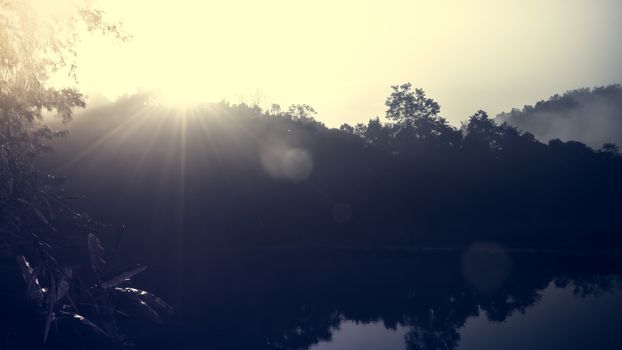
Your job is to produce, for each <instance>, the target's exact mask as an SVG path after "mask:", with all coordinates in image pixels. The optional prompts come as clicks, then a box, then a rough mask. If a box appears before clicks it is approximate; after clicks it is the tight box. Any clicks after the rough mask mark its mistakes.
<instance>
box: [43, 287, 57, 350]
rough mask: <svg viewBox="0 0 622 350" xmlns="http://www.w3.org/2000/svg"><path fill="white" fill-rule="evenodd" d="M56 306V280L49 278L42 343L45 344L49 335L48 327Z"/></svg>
mask: <svg viewBox="0 0 622 350" xmlns="http://www.w3.org/2000/svg"><path fill="white" fill-rule="evenodd" d="M55 306H56V280H55V278H54V276H50V292H49V293H48V314H47V317H46V318H45V331H44V333H43V343H44V344H45V343H46V342H47V339H48V335H49V333H50V327H51V326H52V322H53V321H54V319H55V317H54V308H55Z"/></svg>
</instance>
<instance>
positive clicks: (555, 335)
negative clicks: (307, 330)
mask: <svg viewBox="0 0 622 350" xmlns="http://www.w3.org/2000/svg"><path fill="white" fill-rule="evenodd" d="M541 295H542V300H541V301H540V302H538V303H537V305H533V307H531V308H530V309H529V310H528V311H526V312H524V313H516V314H514V315H512V316H510V317H509V318H508V319H507V320H505V321H504V322H493V321H490V320H488V319H487V318H486V316H485V315H480V316H474V317H472V318H469V319H468V320H467V321H466V323H465V325H464V327H462V328H460V329H459V330H458V333H459V335H460V340H459V343H458V344H457V346H456V347H455V349H464V350H467V349H478V350H485V349H491V350H492V349H508V350H512V349H517V350H518V349H612V350H613V349H620V346H621V345H622V343H621V342H622V335H621V334H620V328H619V327H620V325H622V293H621V292H620V291H619V290H616V291H611V292H609V293H606V294H604V295H600V296H592V297H585V298H583V297H579V296H577V295H576V294H574V293H573V291H572V288H557V287H555V286H554V285H553V284H551V285H549V286H548V287H547V289H545V290H544V291H543V292H542V293H541ZM409 331H410V327H404V326H398V327H397V328H393V329H387V328H386V327H385V326H384V324H383V323H382V322H371V323H359V322H355V321H350V320H344V321H342V323H341V324H340V325H339V327H336V328H335V329H333V331H332V332H333V335H332V338H331V340H329V341H323V342H321V343H319V344H316V345H314V346H311V348H310V349H313V350H350V349H351V350H354V349H363V350H365V349H369V350H372V349H384V350H404V349H412V348H413V347H412V346H411V347H409V344H408V343H407V339H408V334H409Z"/></svg>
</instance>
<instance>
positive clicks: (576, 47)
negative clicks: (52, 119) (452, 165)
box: [78, 0, 622, 126]
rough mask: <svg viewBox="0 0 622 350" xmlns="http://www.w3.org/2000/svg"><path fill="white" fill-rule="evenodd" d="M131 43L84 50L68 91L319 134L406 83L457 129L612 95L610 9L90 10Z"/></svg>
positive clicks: (207, 5)
mask: <svg viewBox="0 0 622 350" xmlns="http://www.w3.org/2000/svg"><path fill="white" fill-rule="evenodd" d="M100 3H101V4H100V6H101V7H102V8H103V9H104V10H105V11H106V12H107V13H108V14H109V15H110V16H111V17H112V18H113V19H119V20H122V21H123V22H124V25H125V28H126V30H127V32H128V33H130V34H131V35H132V36H133V39H132V40H131V41H130V42H129V43H111V41H110V40H109V39H108V38H96V40H86V41H85V44H84V45H82V47H81V49H80V56H79V57H80V58H79V62H78V63H79V64H78V66H79V76H78V77H79V80H80V83H81V87H82V88H83V89H84V91H85V92H87V93H90V94H97V93H101V94H103V95H104V96H107V97H109V98H114V97H116V96H119V95H122V94H126V93H132V92H134V91H137V90H145V89H146V90H150V89H154V90H158V91H161V92H162V93H163V94H164V95H165V96H167V97H168V98H169V99H170V100H174V101H178V102H179V103H181V104H190V103H195V102H217V101H220V100H222V99H226V100H229V101H232V102H238V101H246V102H251V103H259V104H260V105H264V106H269V105H270V104H271V103H279V104H281V105H288V104H291V103H306V104H309V105H312V106H313V107H314V108H315V109H316V110H317V111H318V118H319V119H320V120H322V121H324V122H325V123H327V124H328V125H330V126H338V125H339V124H341V123H343V122H350V123H352V122H359V121H365V120H367V119H369V118H371V117H373V116H375V115H380V116H382V115H383V114H384V110H385V107H384V100H385V98H386V96H387V95H388V93H389V86H390V85H394V84H400V83H403V82H412V83H413V85H414V86H416V87H421V88H423V89H425V90H426V92H427V93H428V95H429V96H430V97H432V98H434V99H435V100H437V101H438V102H439V103H440V104H441V107H442V115H443V116H445V117H447V118H448V119H449V121H450V122H452V123H453V124H457V123H458V122H459V121H461V120H464V119H466V118H467V117H468V115H470V114H472V113H473V112H475V111H476V110H477V109H480V108H482V109H485V110H487V111H488V112H489V113H490V114H492V115H494V114H496V113H499V112H501V111H507V110H509V109H510V108H512V107H521V106H522V105H524V104H532V103H534V102H536V101H537V100H540V99H543V98H547V97H548V96H550V95H553V94H555V93H562V92H564V91H566V90H569V89H575V88H581V87H592V86H597V85H606V84H611V83H618V82H621V81H622V70H621V69H619V68H618V67H619V61H620V58H621V56H622V43H621V42H620V40H619V34H620V33H621V32H622V3H620V2H616V1H609V0H598V1H586V0H573V1H562V0H553V1H548V2H546V3H545V4H543V2H542V1H507V2H503V3H502V2H498V1H494V2H492V1H484V0H479V1H471V2H468V3H465V2H458V1H435V2H424V1H402V0H391V1H383V2H380V1H375V2H372V1H357V2H349V1H348V2H339V3H336V2H328V1H315V2H296V3H294V2H291V1H278V0H269V1H262V2H245V1H228V2H201V1H179V2H176V3H174V4H173V3H170V2H147V1H132V2H128V1H120V0H113V1H101V2H100Z"/></svg>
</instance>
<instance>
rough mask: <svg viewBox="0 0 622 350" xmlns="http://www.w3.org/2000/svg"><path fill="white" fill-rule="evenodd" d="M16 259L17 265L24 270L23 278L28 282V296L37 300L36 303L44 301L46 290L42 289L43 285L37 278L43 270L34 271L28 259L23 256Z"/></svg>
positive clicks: (38, 268)
mask: <svg viewBox="0 0 622 350" xmlns="http://www.w3.org/2000/svg"><path fill="white" fill-rule="evenodd" d="M16 259H17V264H18V265H19V267H20V269H21V270H22V278H23V279H24V282H26V284H27V286H28V288H27V290H26V295H27V296H28V297H29V298H31V299H33V300H35V301H36V302H41V301H42V300H43V296H44V294H45V293H44V289H43V288H41V285H40V284H39V279H38V278H37V276H38V275H39V273H40V272H41V270H42V269H41V268H40V267H37V268H36V269H33V268H32V267H31V266H30V263H29V262H28V260H27V259H26V257H25V256H23V255H18V256H17V258H16Z"/></svg>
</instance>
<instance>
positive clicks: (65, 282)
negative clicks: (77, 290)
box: [56, 267, 73, 302]
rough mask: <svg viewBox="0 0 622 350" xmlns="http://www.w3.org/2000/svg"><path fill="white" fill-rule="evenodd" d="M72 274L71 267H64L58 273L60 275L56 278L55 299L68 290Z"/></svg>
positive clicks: (57, 299) (58, 298)
mask: <svg viewBox="0 0 622 350" xmlns="http://www.w3.org/2000/svg"><path fill="white" fill-rule="evenodd" d="M72 275H73V270H72V269H71V267H65V268H64V269H63V271H61V273H60V277H59V279H58V288H57V289H56V301H57V302H58V301H59V300H61V299H62V298H63V297H64V296H65V295H66V294H67V292H68V291H69V287H70V286H71V276H72Z"/></svg>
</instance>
